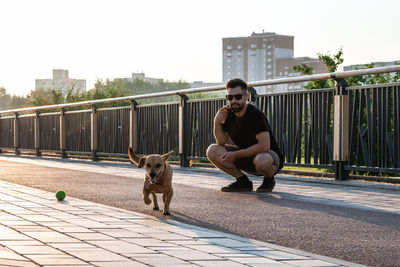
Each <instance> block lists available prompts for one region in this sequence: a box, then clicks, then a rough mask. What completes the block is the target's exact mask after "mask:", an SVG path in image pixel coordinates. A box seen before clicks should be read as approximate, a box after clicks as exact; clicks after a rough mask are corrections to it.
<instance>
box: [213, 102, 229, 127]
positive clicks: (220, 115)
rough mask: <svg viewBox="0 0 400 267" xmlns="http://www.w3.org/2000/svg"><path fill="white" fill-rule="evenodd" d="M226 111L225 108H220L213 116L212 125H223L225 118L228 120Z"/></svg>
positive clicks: (226, 108)
mask: <svg viewBox="0 0 400 267" xmlns="http://www.w3.org/2000/svg"><path fill="white" fill-rule="evenodd" d="M228 110H229V108H228V107H227V106H223V107H222V108H220V109H219V110H218V111H217V114H215V117H214V123H225V120H226V118H228Z"/></svg>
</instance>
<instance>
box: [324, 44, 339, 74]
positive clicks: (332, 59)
mask: <svg viewBox="0 0 400 267" xmlns="http://www.w3.org/2000/svg"><path fill="white" fill-rule="evenodd" d="M318 58H319V60H321V61H322V62H323V63H324V64H325V66H327V67H328V71H329V72H336V71H337V69H338V68H339V65H340V64H342V63H343V61H344V59H343V49H342V48H340V49H339V51H338V52H337V53H336V54H335V55H333V56H331V55H330V53H329V52H328V53H327V54H326V55H324V54H321V53H318Z"/></svg>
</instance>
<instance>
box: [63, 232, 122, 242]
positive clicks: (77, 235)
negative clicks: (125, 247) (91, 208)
mask: <svg viewBox="0 0 400 267" xmlns="http://www.w3.org/2000/svg"><path fill="white" fill-rule="evenodd" d="M68 235H70V236H73V237H75V238H76V239H79V240H83V241H89V240H114V239H115V238H113V237H111V236H107V235H103V234H100V233H69V234H68Z"/></svg>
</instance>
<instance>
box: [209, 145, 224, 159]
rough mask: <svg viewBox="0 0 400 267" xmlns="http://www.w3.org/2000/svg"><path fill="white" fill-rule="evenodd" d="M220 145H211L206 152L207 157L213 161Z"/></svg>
mask: <svg viewBox="0 0 400 267" xmlns="http://www.w3.org/2000/svg"><path fill="white" fill-rule="evenodd" d="M219 147H221V146H220V145H217V144H211V145H210V146H209V147H208V148H207V151H206V156H207V158H208V159H209V160H213V159H214V158H215V157H216V155H217V154H216V152H217V151H218V149H219Z"/></svg>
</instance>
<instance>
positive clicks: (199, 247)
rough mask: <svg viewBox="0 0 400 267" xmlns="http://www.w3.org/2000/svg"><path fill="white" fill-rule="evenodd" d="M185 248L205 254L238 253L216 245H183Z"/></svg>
mask: <svg viewBox="0 0 400 267" xmlns="http://www.w3.org/2000/svg"><path fill="white" fill-rule="evenodd" d="M185 247H188V248H191V249H194V250H198V251H203V252H207V253H215V254H217V253H238V251H237V250H235V249H231V248H227V247H222V246H218V245H214V246H213V245H185Z"/></svg>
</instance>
